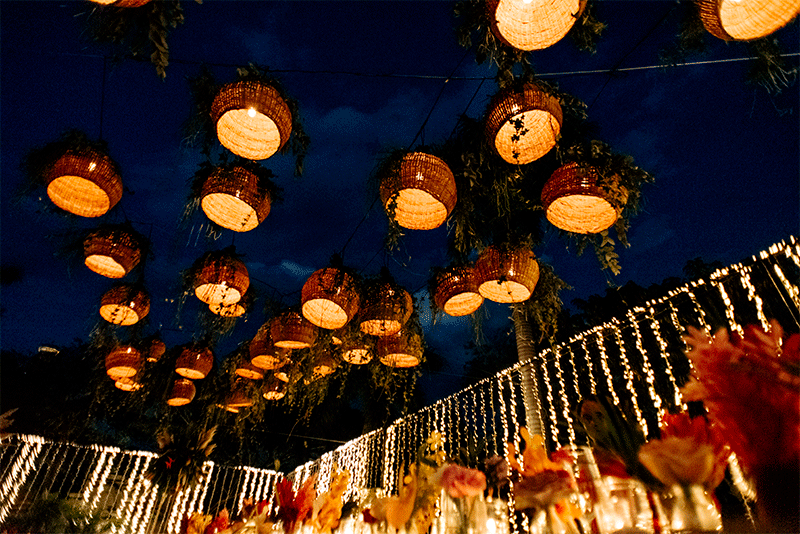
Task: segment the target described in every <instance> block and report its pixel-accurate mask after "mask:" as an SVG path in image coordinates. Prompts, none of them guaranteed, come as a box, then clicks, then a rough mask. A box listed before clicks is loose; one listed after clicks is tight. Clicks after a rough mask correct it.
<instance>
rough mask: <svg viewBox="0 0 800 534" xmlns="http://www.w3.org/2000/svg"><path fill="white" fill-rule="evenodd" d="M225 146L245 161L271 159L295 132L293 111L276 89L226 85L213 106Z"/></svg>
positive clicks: (244, 83)
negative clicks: (293, 131) (293, 128)
mask: <svg viewBox="0 0 800 534" xmlns="http://www.w3.org/2000/svg"><path fill="white" fill-rule="evenodd" d="M211 119H212V120H213V121H214V123H215V124H216V127H217V137H218V138H219V142H220V143H222V146H224V147H225V148H227V149H228V150H230V151H231V152H233V153H234V154H236V155H237V156H242V157H243V158H247V159H251V160H262V159H267V158H268V157H270V156H272V155H273V154H275V152H277V151H278V150H280V149H281V148H282V147H283V145H285V144H286V142H287V141H288V140H289V136H290V135H291V133H292V112H291V110H290V109H289V106H288V104H287V103H286V101H285V100H284V99H283V98H282V97H281V95H280V93H279V92H278V90H277V89H275V88H274V87H272V86H270V85H268V84H266V83H262V82H259V81H252V80H248V81H240V82H235V83H231V84H228V85H225V86H223V87H222V89H220V91H219V93H217V95H216V96H215V97H214V101H213V102H212V104H211Z"/></svg>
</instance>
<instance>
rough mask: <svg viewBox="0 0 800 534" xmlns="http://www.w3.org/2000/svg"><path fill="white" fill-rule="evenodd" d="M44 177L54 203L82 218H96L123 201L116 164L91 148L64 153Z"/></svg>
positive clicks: (48, 193) (120, 180)
mask: <svg viewBox="0 0 800 534" xmlns="http://www.w3.org/2000/svg"><path fill="white" fill-rule="evenodd" d="M44 178H45V182H46V183H47V196H48V197H50V200H52V201H53V204H55V205H56V206H58V207H59V208H61V209H63V210H65V211H68V212H70V213H73V214H75V215H80V216H81V217H99V216H101V215H103V214H105V213H106V212H107V211H108V210H110V209H111V208H113V207H114V206H115V205H116V204H117V202H119V201H120V199H121V198H122V178H121V177H120V174H119V170H118V169H117V164H116V163H114V161H112V160H111V158H109V157H108V156H107V155H106V154H104V153H102V152H100V151H97V150H94V149H91V148H83V149H80V150H69V151H67V152H66V153H65V154H64V155H63V156H61V157H60V158H58V159H57V160H56V162H55V163H54V164H53V165H52V166H51V167H50V168H49V169H48V170H47V172H46V173H45V175H44Z"/></svg>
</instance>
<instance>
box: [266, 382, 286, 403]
mask: <svg viewBox="0 0 800 534" xmlns="http://www.w3.org/2000/svg"><path fill="white" fill-rule="evenodd" d="M261 392H262V395H263V396H264V398H265V399H267V400H280V399H282V398H283V397H285V396H286V382H282V381H280V380H278V379H277V378H275V377H274V376H273V377H270V378H269V379H268V380H266V381H265V382H264V386H263V388H262V389H261Z"/></svg>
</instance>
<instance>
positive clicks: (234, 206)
mask: <svg viewBox="0 0 800 534" xmlns="http://www.w3.org/2000/svg"><path fill="white" fill-rule="evenodd" d="M271 201H272V199H271V197H270V194H269V191H267V190H266V189H264V188H260V187H259V186H258V176H256V175H255V174H254V173H252V172H250V171H249V170H247V169H245V168H244V167H240V166H235V167H233V168H230V169H228V168H225V167H220V168H217V169H216V170H215V171H214V172H213V173H211V175H210V176H209V177H208V178H207V179H206V181H205V182H204V183H203V188H202V190H201V192H200V206H201V207H202V209H203V212H204V213H205V214H206V216H207V217H208V218H209V219H211V220H212V221H214V222H215V223H217V224H218V225H220V226H222V227H223V228H227V229H228V230H233V231H235V232H247V231H249V230H252V229H254V228H255V227H256V226H258V225H259V224H260V223H261V222H262V221H263V220H264V219H266V218H267V215H269V210H270V206H271V204H270V203H271Z"/></svg>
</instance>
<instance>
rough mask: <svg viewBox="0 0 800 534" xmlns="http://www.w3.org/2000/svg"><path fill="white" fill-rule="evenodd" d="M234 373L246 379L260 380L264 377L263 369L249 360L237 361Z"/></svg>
mask: <svg viewBox="0 0 800 534" xmlns="http://www.w3.org/2000/svg"><path fill="white" fill-rule="evenodd" d="M234 373H236V374H237V375H238V376H241V377H242V378H247V379H248V380H261V379H262V378H264V370H263V369H261V368H260V367H257V366H255V365H253V364H252V363H251V362H249V361H241V362H239V364H238V365H237V366H236V369H235V370H234Z"/></svg>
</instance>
